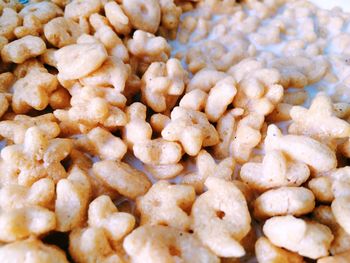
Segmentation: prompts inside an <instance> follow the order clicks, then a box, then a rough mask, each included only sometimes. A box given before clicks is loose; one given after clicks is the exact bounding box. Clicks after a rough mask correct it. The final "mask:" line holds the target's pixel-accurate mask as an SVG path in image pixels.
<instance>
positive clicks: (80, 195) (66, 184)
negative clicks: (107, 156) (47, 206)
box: [55, 166, 91, 232]
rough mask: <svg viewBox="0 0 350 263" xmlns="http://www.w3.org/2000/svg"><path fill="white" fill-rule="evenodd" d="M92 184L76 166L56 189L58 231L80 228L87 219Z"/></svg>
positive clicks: (59, 182)
mask: <svg viewBox="0 0 350 263" xmlns="http://www.w3.org/2000/svg"><path fill="white" fill-rule="evenodd" d="M90 196H91V184H90V181H89V179H88V176H87V175H86V173H85V172H84V171H83V170H81V169H80V168H78V166H74V167H73V168H72V169H71V171H70V172H69V174H68V177H67V178H65V179H61V180H60V181H58V183H57V187H56V202H55V213H56V218H57V227H56V230H57V231H60V232H67V231H70V230H72V229H74V228H75V227H80V226H81V225H82V224H83V223H84V221H85V218H86V211H87V206H88V202H89V201H90Z"/></svg>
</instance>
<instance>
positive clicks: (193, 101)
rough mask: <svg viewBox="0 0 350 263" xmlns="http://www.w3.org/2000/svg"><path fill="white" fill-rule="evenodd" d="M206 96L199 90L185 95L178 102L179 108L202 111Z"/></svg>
mask: <svg viewBox="0 0 350 263" xmlns="http://www.w3.org/2000/svg"><path fill="white" fill-rule="evenodd" d="M207 99H208V94H207V93H206V92H204V91H203V90H201V89H194V90H191V91H190V92H188V93H186V94H185V95H184V96H183V97H182V98H181V100H180V102H179V106H180V107H183V108H187V109H191V110H196V111H202V110H203V109H204V108H205V105H206V102H207Z"/></svg>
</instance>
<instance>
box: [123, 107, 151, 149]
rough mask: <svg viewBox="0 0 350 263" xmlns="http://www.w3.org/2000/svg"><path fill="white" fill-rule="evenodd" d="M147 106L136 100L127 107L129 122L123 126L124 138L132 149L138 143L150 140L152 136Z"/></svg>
mask: <svg viewBox="0 0 350 263" xmlns="http://www.w3.org/2000/svg"><path fill="white" fill-rule="evenodd" d="M146 111H147V107H146V106H145V105H143V104H142V103H140V102H134V103H133V104H131V105H130V106H129V107H127V108H126V115H127V118H128V123H127V124H126V125H125V126H124V127H123V139H124V141H125V142H126V143H127V145H128V147H129V148H130V149H132V147H133V145H134V144H136V143H141V142H144V141H148V140H150V139H151V137H152V128H151V126H150V125H149V123H148V122H147V121H146Z"/></svg>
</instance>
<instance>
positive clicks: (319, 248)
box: [263, 215, 333, 259]
mask: <svg viewBox="0 0 350 263" xmlns="http://www.w3.org/2000/svg"><path fill="white" fill-rule="evenodd" d="M263 232H264V234H265V235H266V237H267V238H268V239H269V240H270V242H271V243H272V244H274V245H275V246H278V247H284V248H286V249H288V250H290V251H293V252H297V253H298V254H299V255H301V256H305V257H308V258H312V259H317V258H320V257H324V256H327V255H328V250H329V248H330V245H331V242H332V240H333V235H332V232H331V230H330V229H329V228H328V227H327V226H325V225H322V224H319V223H316V222H314V221H305V220H303V219H299V218H295V217H293V216H290V215H288V216H276V217H273V218H270V219H268V220H267V221H266V222H265V224H264V227H263Z"/></svg>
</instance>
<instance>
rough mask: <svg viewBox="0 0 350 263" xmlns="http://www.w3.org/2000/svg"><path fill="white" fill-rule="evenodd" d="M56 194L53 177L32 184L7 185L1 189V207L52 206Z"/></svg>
mask: <svg viewBox="0 0 350 263" xmlns="http://www.w3.org/2000/svg"><path fill="white" fill-rule="evenodd" d="M54 196H55V184H54V182H53V181H52V179H49V178H43V179H40V180H38V181H36V182H35V183H34V184H33V185H32V186H30V187H28V186H22V185H16V184H11V185H5V186H3V187H2V188H1V190H0V207H1V209H3V210H10V209H13V208H15V209H18V208H22V207H28V206H41V207H44V208H50V207H52V205H53V200H54Z"/></svg>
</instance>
